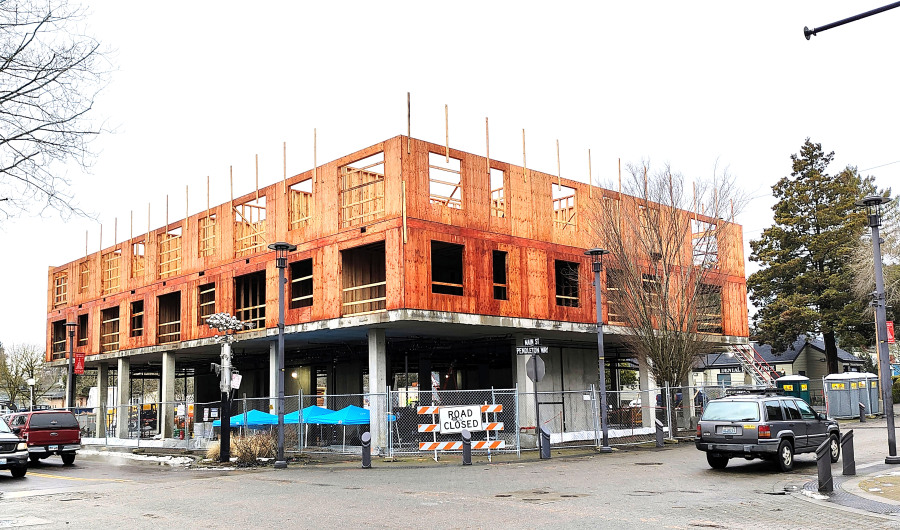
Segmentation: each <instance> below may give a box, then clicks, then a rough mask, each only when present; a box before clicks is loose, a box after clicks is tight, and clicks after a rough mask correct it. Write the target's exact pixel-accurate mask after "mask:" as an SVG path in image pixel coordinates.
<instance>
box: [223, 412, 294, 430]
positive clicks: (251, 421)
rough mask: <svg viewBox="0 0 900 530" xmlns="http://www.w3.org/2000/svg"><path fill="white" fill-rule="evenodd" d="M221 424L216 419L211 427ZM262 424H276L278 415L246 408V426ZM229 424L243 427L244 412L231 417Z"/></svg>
mask: <svg viewBox="0 0 900 530" xmlns="http://www.w3.org/2000/svg"><path fill="white" fill-rule="evenodd" d="M221 425H222V422H221V421H220V420H216V421H214V422H213V427H219V426H221ZM262 425H278V416H275V415H274V414H269V413H268V412H262V411H260V410H256V409H253V410H248V411H247V426H248V427H259V426H262ZM231 426H232V427H243V426H244V414H243V413H241V414H237V415H235V416H232V417H231Z"/></svg>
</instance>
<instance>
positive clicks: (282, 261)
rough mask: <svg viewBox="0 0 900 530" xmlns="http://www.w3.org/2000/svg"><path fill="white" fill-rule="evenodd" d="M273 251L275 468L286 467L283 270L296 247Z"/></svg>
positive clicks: (284, 246)
mask: <svg viewBox="0 0 900 530" xmlns="http://www.w3.org/2000/svg"><path fill="white" fill-rule="evenodd" d="M269 249H271V250H274V251H275V267H277V268H278V377H277V380H278V446H277V452H276V455H275V468H276V469H284V468H286V467H287V460H285V458H284V284H285V282H286V280H285V277H284V269H285V268H287V254H288V252H293V251H295V250H297V245H292V244H290V243H285V242H284V241H279V242H278V243H272V244H271V245H269Z"/></svg>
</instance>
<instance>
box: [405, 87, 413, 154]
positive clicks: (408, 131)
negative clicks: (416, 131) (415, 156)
mask: <svg viewBox="0 0 900 530" xmlns="http://www.w3.org/2000/svg"><path fill="white" fill-rule="evenodd" d="M411 117H412V114H411V113H410V106H409V92H407V93H406V154H409V138H410V136H412V122H411V121H410V118H411Z"/></svg>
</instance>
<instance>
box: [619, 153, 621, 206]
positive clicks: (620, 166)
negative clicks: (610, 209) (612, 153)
mask: <svg viewBox="0 0 900 530" xmlns="http://www.w3.org/2000/svg"><path fill="white" fill-rule="evenodd" d="M619 195H620V197H619V199H620V200H621V199H622V197H621V195H622V159H621V158H620V159H619Z"/></svg>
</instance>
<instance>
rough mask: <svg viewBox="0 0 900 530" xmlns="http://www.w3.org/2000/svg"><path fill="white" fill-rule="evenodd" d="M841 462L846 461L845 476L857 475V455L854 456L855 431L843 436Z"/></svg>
mask: <svg viewBox="0 0 900 530" xmlns="http://www.w3.org/2000/svg"><path fill="white" fill-rule="evenodd" d="M841 454H842V455H843V456H841V460H843V461H844V472H843V474H844V475H855V474H856V455H854V454H853V429H850V430H849V431H847V432H845V433H844V434H843V436H841Z"/></svg>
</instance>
